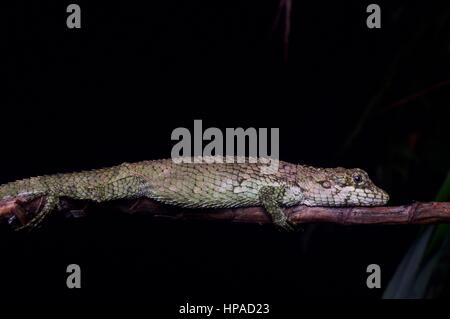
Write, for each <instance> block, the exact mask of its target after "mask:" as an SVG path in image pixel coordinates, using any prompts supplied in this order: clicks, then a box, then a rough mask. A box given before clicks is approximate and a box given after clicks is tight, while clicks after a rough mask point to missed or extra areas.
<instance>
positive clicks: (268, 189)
mask: <svg viewBox="0 0 450 319" xmlns="http://www.w3.org/2000/svg"><path fill="white" fill-rule="evenodd" d="M283 196H284V189H283V188H279V187H274V186H264V187H262V188H261V190H260V192H259V199H260V201H261V204H262V205H263V207H264V208H265V209H266V211H267V213H269V215H270V217H272V221H273V223H274V224H275V226H276V227H277V228H278V229H280V230H283V231H290V232H292V231H295V230H296V229H295V227H294V224H293V223H292V222H291V221H290V220H289V219H288V218H287V216H286V214H285V212H284V211H283V209H282V208H281V207H280V204H279V203H280V202H281V200H282V198H283Z"/></svg>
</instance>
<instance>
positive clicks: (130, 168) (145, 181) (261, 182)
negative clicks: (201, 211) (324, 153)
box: [0, 158, 389, 230]
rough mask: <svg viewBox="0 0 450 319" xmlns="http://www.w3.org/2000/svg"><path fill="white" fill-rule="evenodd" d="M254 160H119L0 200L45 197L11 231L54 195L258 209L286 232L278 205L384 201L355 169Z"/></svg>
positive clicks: (37, 219) (12, 189) (49, 207)
mask: <svg viewBox="0 0 450 319" xmlns="http://www.w3.org/2000/svg"><path fill="white" fill-rule="evenodd" d="M261 165H264V164H262V163H260V162H256V163H254V162H250V161H249V160H248V158H247V159H246V161H245V162H244V163H217V162H215V163H175V162H174V161H173V160H172V159H161V160H150V161H142V162H136V163H123V164H120V165H117V166H113V167H110V168H103V169H96V170H90V171H82V172H75V173H64V174H54V175H43V176H37V177H31V178H28V179H22V180H18V181H15V182H10V183H6V184H3V185H1V186H0V201H3V200H8V199H13V198H15V197H21V198H25V199H27V200H31V199H35V198H38V197H43V196H45V198H46V200H45V204H44V205H43V207H42V209H41V210H40V211H39V212H38V213H37V214H36V216H34V217H33V218H32V219H31V220H30V221H28V222H26V223H25V224H23V225H22V226H20V227H18V228H17V229H24V228H34V227H36V226H38V225H40V223H41V222H42V221H43V220H44V218H45V217H46V216H47V215H48V214H49V213H50V212H52V211H53V210H54V209H55V208H57V206H58V203H59V199H60V198H61V197H67V198H71V199H80V200H91V201H94V202H105V201H111V200H116V199H134V198H140V197H147V198H150V199H153V200H156V201H158V202H161V203H165V204H171V205H176V206H180V207H185V208H235V207H247V206H262V207H263V208H264V209H265V211H266V212H267V213H268V214H269V215H270V217H271V218H272V221H273V223H274V224H275V225H276V226H278V227H280V228H282V229H286V230H292V229H293V225H292V224H291V223H290V222H289V220H288V218H287V216H286V214H285V213H284V211H283V208H284V207H289V206H294V205H307V206H381V205H385V204H386V203H387V201H388V200H389V195H388V194H387V193H386V192H385V191H383V190H382V189H381V188H379V187H377V186H375V184H374V183H373V182H372V181H371V180H370V178H369V176H368V174H367V173H366V172H365V171H364V170H362V169H359V168H353V169H347V168H342V167H336V168H318V167H312V166H307V165H299V164H291V163H288V162H284V161H279V165H278V167H277V169H276V170H273V171H271V172H269V173H267V172H263V171H262V170H261V168H262V166H261ZM22 223H23V222H22Z"/></svg>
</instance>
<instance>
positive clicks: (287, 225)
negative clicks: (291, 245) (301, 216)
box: [273, 214, 297, 232]
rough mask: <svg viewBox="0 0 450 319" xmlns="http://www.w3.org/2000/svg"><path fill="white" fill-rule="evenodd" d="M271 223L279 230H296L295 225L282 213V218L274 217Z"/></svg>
mask: <svg viewBox="0 0 450 319" xmlns="http://www.w3.org/2000/svg"><path fill="white" fill-rule="evenodd" d="M273 223H274V224H275V227H276V228H277V229H278V230H279V231H284V232H294V231H296V230H297V228H296V225H295V224H294V223H293V222H291V221H290V220H289V219H288V218H287V217H286V215H284V214H283V217H282V218H279V219H274V220H273Z"/></svg>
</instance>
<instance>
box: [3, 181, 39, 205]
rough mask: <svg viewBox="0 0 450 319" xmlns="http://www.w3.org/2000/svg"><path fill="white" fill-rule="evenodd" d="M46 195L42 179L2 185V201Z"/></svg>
mask: <svg viewBox="0 0 450 319" xmlns="http://www.w3.org/2000/svg"><path fill="white" fill-rule="evenodd" d="M43 193H45V185H43V184H42V182H41V177H32V178H27V179H22V180H18V181H15V182H10V183H7V184H3V185H0V200H7V199H10V198H15V197H26V198H29V197H35V196H39V195H41V194H43Z"/></svg>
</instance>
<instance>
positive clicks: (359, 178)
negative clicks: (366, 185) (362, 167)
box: [353, 174, 363, 184]
mask: <svg viewBox="0 0 450 319" xmlns="http://www.w3.org/2000/svg"><path fill="white" fill-rule="evenodd" d="M353 181H354V182H355V184H359V183H361V182H362V181H363V177H362V176H361V174H355V175H353Z"/></svg>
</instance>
